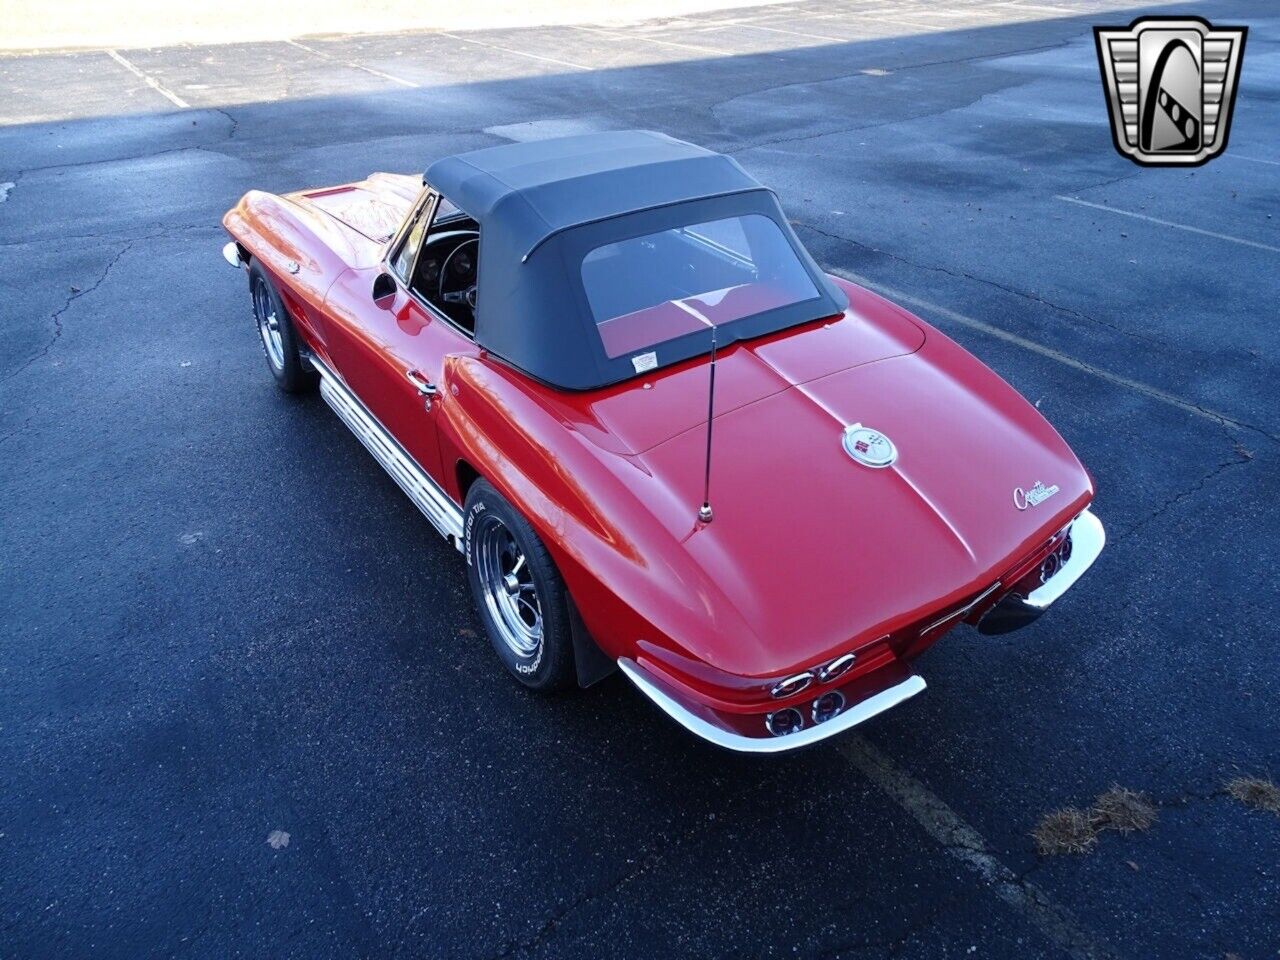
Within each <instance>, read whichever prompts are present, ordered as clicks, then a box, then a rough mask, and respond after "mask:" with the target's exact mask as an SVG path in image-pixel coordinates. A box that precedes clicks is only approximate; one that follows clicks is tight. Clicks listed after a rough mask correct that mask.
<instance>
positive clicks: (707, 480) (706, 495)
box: [698, 317, 716, 523]
mask: <svg viewBox="0 0 1280 960" xmlns="http://www.w3.org/2000/svg"><path fill="white" fill-rule="evenodd" d="M699 319H701V320H702V322H703V323H705V324H706V325H707V326H709V327H710V328H711V384H710V387H709V388H708V390H707V465H706V470H705V472H704V473H703V475H702V506H701V507H699V508H698V519H699V520H701V521H702V522H703V523H710V522H711V516H712V514H711V421H712V420H713V419H714V418H715V413H716V325H715V324H714V323H712V322H711V321H710V320H708V319H707V318H706V317H700V318H699Z"/></svg>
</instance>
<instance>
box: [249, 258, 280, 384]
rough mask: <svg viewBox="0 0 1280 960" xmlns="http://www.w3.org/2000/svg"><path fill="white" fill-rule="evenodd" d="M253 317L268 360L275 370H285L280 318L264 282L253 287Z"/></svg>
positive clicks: (260, 281) (259, 282)
mask: <svg viewBox="0 0 1280 960" xmlns="http://www.w3.org/2000/svg"><path fill="white" fill-rule="evenodd" d="M253 315H254V317H255V318H256V319H257V321H258V332H259V333H260V334H262V345H263V346H264V347H266V348H267V359H268V360H270V361H271V366H273V367H274V368H275V369H277V370H283V369H284V340H283V339H282V338H281V336H280V318H279V317H278V316H277V315H276V308H275V303H274V302H273V300H272V297H271V291H270V290H268V289H267V285H266V283H265V282H264V281H262V280H259V281H258V282H257V283H256V284H254V287H253Z"/></svg>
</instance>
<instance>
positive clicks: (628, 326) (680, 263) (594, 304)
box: [582, 213, 820, 371]
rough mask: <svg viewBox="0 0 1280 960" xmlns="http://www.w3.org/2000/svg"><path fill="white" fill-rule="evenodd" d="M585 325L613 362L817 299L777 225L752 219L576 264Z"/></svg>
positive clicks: (622, 246) (668, 236)
mask: <svg viewBox="0 0 1280 960" xmlns="http://www.w3.org/2000/svg"><path fill="white" fill-rule="evenodd" d="M582 285H583V288H584V289H585V291H586V294H587V302H588V304H589V305H590V307H591V314H592V319H593V320H594V321H595V326H596V330H597V332H598V333H599V335H600V341H601V343H602V344H603V346H604V351H605V354H606V355H607V356H608V357H609V358H610V359H614V358H616V357H620V356H623V355H627V354H631V355H636V354H639V356H632V363H633V364H634V365H635V368H636V370H637V371H639V370H641V369H645V368H646V367H647V366H648V365H649V364H650V362H653V363H655V364H656V360H651V358H650V357H649V356H648V355H647V354H646V351H650V350H652V348H653V347H655V346H657V345H658V344H661V343H665V342H666V341H668V340H674V339H676V338H677V337H681V336H684V335H685V334H688V333H693V332H695V331H697V330H705V329H706V328H707V327H711V326H723V325H725V324H731V323H734V322H735V321H738V320H742V319H744V318H746V317H751V316H755V315H756V314H760V313H764V312H765V311H768V310H774V309H777V308H779V307H786V306H791V305H794V304H798V303H803V302H805V301H807V300H814V299H817V298H818V297H819V296H820V294H819V292H818V290H817V288H816V287H815V286H814V283H813V280H812V278H811V277H810V276H809V272H808V271H807V270H806V269H805V267H804V265H803V264H802V263H801V262H800V260H799V258H798V257H797V256H796V253H795V251H794V250H793V249H792V247H791V244H790V243H789V242H788V241H787V238H786V237H785V236H783V233H782V231H781V230H780V229H779V228H778V225H777V224H776V223H775V222H774V221H773V220H772V219H770V218H769V217H766V216H762V215H761V214H758V213H750V214H744V215H743V216H737V217H727V218H724V219H721V220H710V221H707V222H704V223H695V224H690V225H689V226H684V227H675V228H672V229H669V230H663V231H660V232H658V233H650V234H646V235H645V236H641V237H635V238H633V239H630V240H619V241H616V242H614V243H607V244H605V245H603V246H600V247H596V248H595V249H593V250H591V251H590V252H589V253H588V254H587V255H586V256H585V257H583V260H582Z"/></svg>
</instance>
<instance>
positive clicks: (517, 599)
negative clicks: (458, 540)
mask: <svg viewBox="0 0 1280 960" xmlns="http://www.w3.org/2000/svg"><path fill="white" fill-rule="evenodd" d="M472 536H473V538H474V547H473V550H474V552H473V557H474V562H475V564H476V572H477V573H478V574H479V575H480V588H481V593H482V594H483V596H484V603H485V607H486V608H487V609H488V611H489V618H490V620H492V622H493V625H494V626H495V627H496V628H497V631H498V634H499V636H501V637H502V641H503V642H504V643H505V644H506V645H507V646H508V647H510V648H511V651H512V652H513V653H514V654H515V655H516V656H518V657H520V658H522V659H529V658H531V657H533V656H535V655H536V654H537V653H538V649H539V648H540V647H541V646H542V602H541V600H539V598H538V588H537V586H536V585H535V584H534V582H533V571H532V570H531V569H530V568H529V564H528V562H527V559H526V557H525V555H524V552H523V551H522V550H521V549H520V545H519V544H518V543H516V539H515V537H513V536H512V535H511V531H510V530H509V529H507V525H506V524H505V523H503V522H502V520H500V519H499V518H498V517H496V516H494V515H493V514H492V513H488V514H486V515H484V516H483V517H481V518H480V519H479V520H478V521H477V522H476V530H475V531H474V533H473V534H472Z"/></svg>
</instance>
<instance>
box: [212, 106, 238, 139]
mask: <svg viewBox="0 0 1280 960" xmlns="http://www.w3.org/2000/svg"><path fill="white" fill-rule="evenodd" d="M209 109H210V110H212V111H213V112H214V113H220V114H222V115H223V116H224V117H226V118H227V119H228V120H229V121H230V122H231V129H230V130H228V131H227V139H228V140H234V139H235V138H236V131H237V130H239V129H240V121H239V120H237V119H236V118H235V117H233V116H232V115H231V114H230V113H229V112H227V111H226V110H225V109H223V108H222V107H210V108H209Z"/></svg>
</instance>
